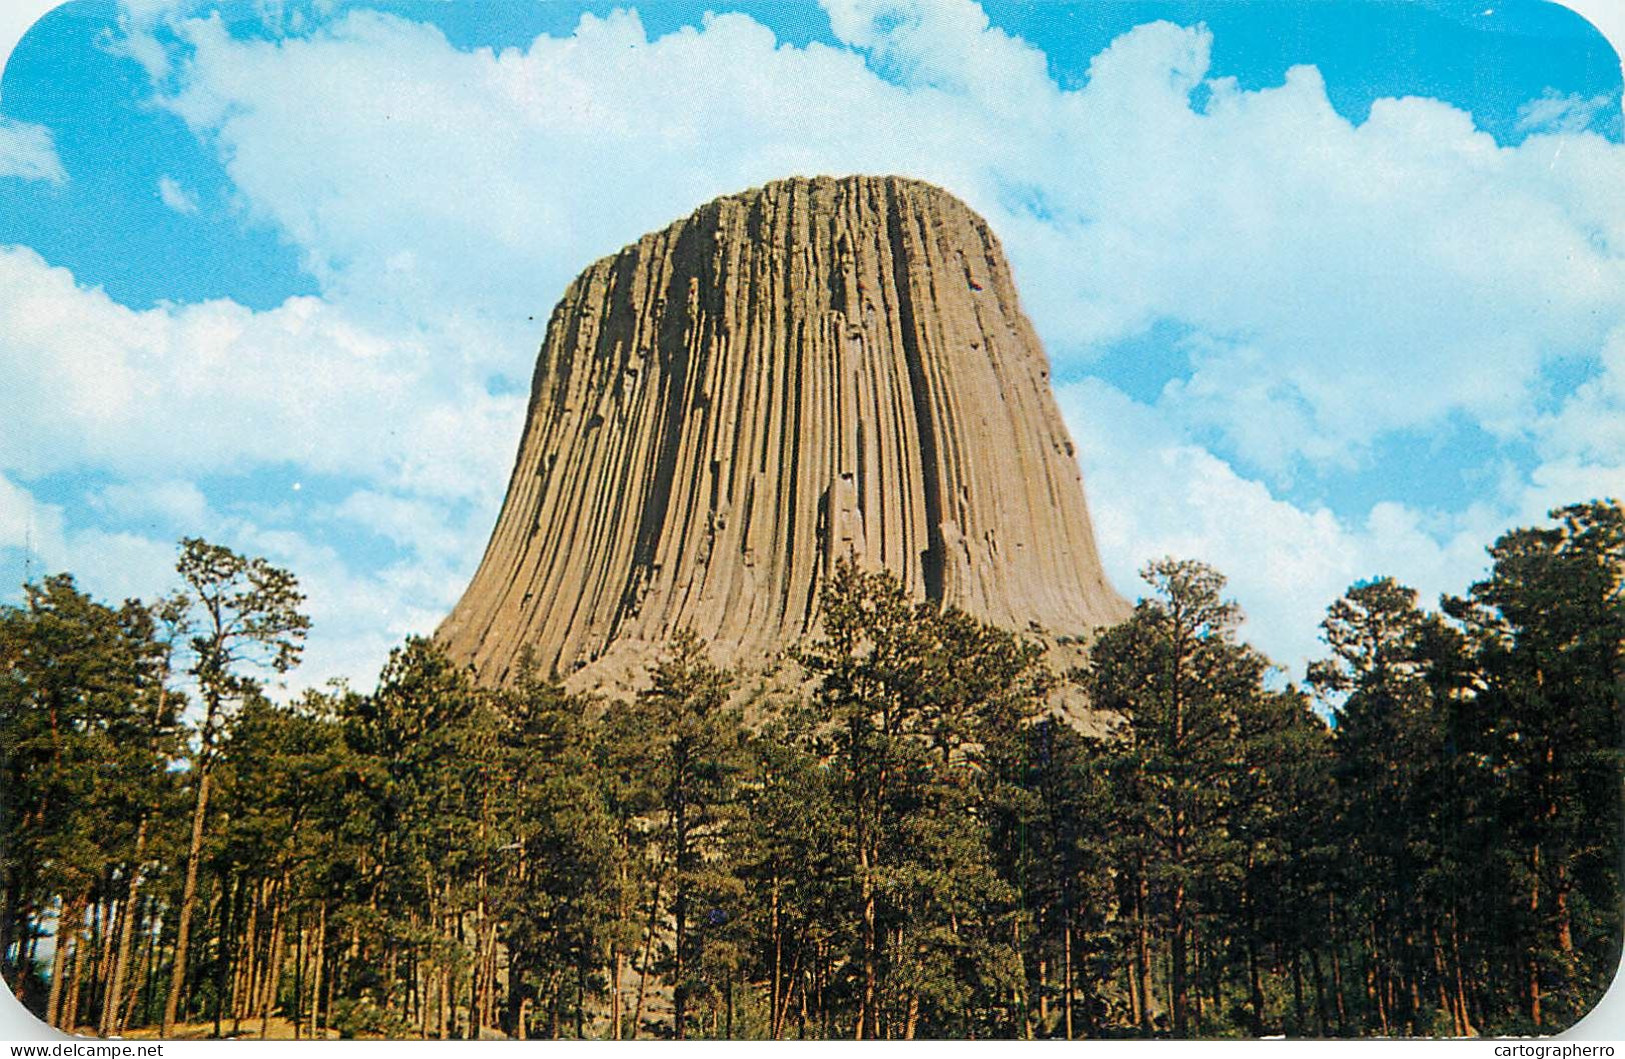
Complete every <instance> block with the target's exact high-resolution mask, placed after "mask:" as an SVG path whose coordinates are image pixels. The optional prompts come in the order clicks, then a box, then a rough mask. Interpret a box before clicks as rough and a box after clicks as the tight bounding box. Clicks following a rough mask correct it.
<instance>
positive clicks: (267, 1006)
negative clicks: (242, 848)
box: [259, 875, 288, 1041]
mask: <svg viewBox="0 0 1625 1059" xmlns="http://www.w3.org/2000/svg"><path fill="white" fill-rule="evenodd" d="M287 892H288V888H287V876H286V875H284V876H283V880H282V882H281V883H280V884H278V885H277V886H276V887H275V888H274V893H275V894H276V901H275V903H274V904H273V905H272V906H271V945H270V948H269V949H268V950H267V951H266V953H265V980H264V981H263V982H262V983H261V985H260V1003H259V1009H260V1040H262V1041H263V1040H265V1034H266V1031H267V1030H268V1029H269V1028H270V1024H271V1009H272V1008H274V1007H276V997H277V987H278V986H279V985H281V978H282V956H283V952H282V949H283V944H282V942H283V934H284V932H285V930H286V920H287Z"/></svg>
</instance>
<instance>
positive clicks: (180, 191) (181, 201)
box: [158, 173, 198, 214]
mask: <svg viewBox="0 0 1625 1059" xmlns="http://www.w3.org/2000/svg"><path fill="white" fill-rule="evenodd" d="M158 198H159V200H160V201H161V202H163V204H164V205H165V206H168V207H169V208H170V209H172V210H174V211H175V212H176V213H180V214H194V213H196V212H197V210H198V206H197V197H196V196H194V195H193V194H192V193H191V192H189V191H187V190H186V189H185V188H183V187H181V186H180V184H178V183H176V181H175V178H174V177H172V176H170V175H169V174H168V173H165V174H164V175H163V176H161V177H159V178H158Z"/></svg>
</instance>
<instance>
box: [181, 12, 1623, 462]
mask: <svg viewBox="0 0 1625 1059" xmlns="http://www.w3.org/2000/svg"><path fill="white" fill-rule="evenodd" d="M829 9H830V15H831V20H832V25H833V27H834V29H835V32H836V34H837V35H838V36H839V37H840V38H842V39H843V40H845V41H847V42H849V43H851V44H852V45H854V46H856V47H858V48H861V49H865V50H866V52H867V56H868V59H869V62H870V65H865V62H864V57H863V56H862V55H860V54H856V53H854V52H851V51H841V50H837V49H831V48H826V47H821V46H816V45H815V46H812V47H809V48H806V49H796V48H791V47H786V46H780V45H778V44H777V42H776V41H775V40H774V39H773V38H772V36H771V34H770V33H769V32H768V31H767V30H766V29H765V28H763V27H761V26H760V25H758V24H756V23H754V22H752V21H750V20H749V19H747V18H744V17H743V16H738V15H727V16H721V17H715V18H712V19H711V20H709V21H708V22H707V24H706V25H705V27H704V28H703V29H700V30H683V31H681V32H677V33H674V34H671V35H669V36H667V37H663V38H660V39H658V40H654V41H650V40H649V39H648V38H647V35H646V34H645V32H644V30H643V28H642V26H641V24H640V23H639V22H638V20H637V18H636V16H635V15H630V14H624V13H617V14H615V15H612V16H610V17H609V18H606V19H597V18H594V17H591V16H587V17H584V18H583V19H582V21H581V24H580V26H579V28H578V30H577V32H576V33H575V35H574V36H572V37H570V38H567V39H554V38H549V37H541V38H538V39H537V40H536V41H534V42H533V43H532V44H531V45H530V46H529V47H528V48H527V49H524V50H519V49H510V50H507V51H503V52H501V53H493V52H491V51H489V50H477V51H460V50H458V49H456V48H454V47H452V46H451V45H449V44H448V43H447V41H446V40H445V39H444V38H443V37H442V36H441V35H440V34H439V32H438V31H436V30H434V29H432V28H429V27H425V26H422V25H418V24H414V23H410V22H406V21H403V20H399V19H395V18H391V17H388V16H383V15H379V14H376V13H371V12H363V11H357V12H353V13H351V14H349V15H347V16H345V17H343V18H341V19H339V20H338V21H336V22H335V23H333V24H332V25H330V26H329V27H327V28H326V29H323V30H321V31H319V32H317V33H315V34H314V35H312V36H310V37H308V38H293V39H284V40H281V41H278V42H268V41H253V42H244V41H238V40H235V39H233V38H232V37H230V36H229V35H228V33H227V32H226V30H225V28H224V26H223V25H222V24H221V23H219V22H218V21H215V20H208V21H190V22H184V23H182V30H181V31H182V33H183V34H184V35H185V37H186V38H187V39H188V41H189V42H190V50H189V52H188V54H189V61H188V64H187V65H186V67H185V68H184V72H183V74H182V76H181V77H180V80H179V84H180V86H181V87H180V88H179V90H178V91H177V92H176V93H175V95H174V96H173V98H172V99H171V101H170V105H171V106H172V107H173V108H174V109H175V110H176V111H177V112H178V113H180V114H181V115H182V116H184V117H185V118H186V119H187V120H188V121H190V122H191V123H193V125H194V126H195V127H197V128H198V129H199V130H201V131H206V132H207V133H208V134H209V135H211V136H214V137H216V138H217V140H218V142H219V144H220V145H221V149H222V156H223V157H224V158H225V159H226V161H227V164H228V168H229V170H230V172H231V174H232V176H233V178H234V180H235V181H236V182H237V184H238V187H239V188H240V189H241V191H242V193H243V195H244V196H245V198H246V200H247V201H248V203H249V204H250V206H251V207H252V208H253V209H254V210H256V211H257V212H258V213H260V214H261V215H262V216H263V217H264V218H266V219H268V220H270V221H272V222H273V223H275V224H276V225H277V226H279V227H280V228H281V229H282V230H283V231H285V232H286V233H288V235H289V236H290V237H291V238H293V239H294V241H295V242H296V243H297V244H298V245H299V246H300V247H301V248H302V249H303V251H304V253H305V255H306V258H307V261H308V262H309V264H310V267H311V268H312V269H313V271H314V272H315V273H316V274H317V275H318V276H319V277H321V279H322V281H323V284H324V289H325V290H326V291H327V292H328V295H329V296H330V297H332V298H334V299H336V300H339V301H351V300H354V301H357V302H359V301H360V300H361V298H362V296H363V294H364V295H365V297H366V299H367V300H368V302H369V304H371V305H373V306H375V307H376V306H378V305H380V304H383V305H389V306H394V307H395V308H396V310H397V311H398V312H400V313H401V314H402V315H403V316H409V317H412V318H414V319H416V320H418V321H419V322H420V323H421V324H423V325H424V326H432V327H445V328H448V329H453V330H455V331H456V332H457V333H458V335H459V336H460V338H459V341H460V343H461V344H462V345H464V346H465V347H467V348H470V349H474V350H478V351H479V352H476V353H474V354H473V355H475V356H480V357H482V358H488V359H487V360H486V361H485V362H486V363H487V364H489V365H490V366H491V367H493V368H498V369H502V370H510V371H511V370H512V369H513V365H514V353H513V352H512V351H513V350H515V349H525V350H528V349H529V347H530V345H531V340H530V332H529V331H527V330H526V329H525V327H522V326H520V325H521V324H524V325H528V324H529V321H528V320H527V319H526V317H529V316H538V317H540V316H542V315H543V314H545V312H546V311H547V308H548V307H549V306H550V304H551V301H552V299H553V298H554V297H555V296H556V294H557V292H558V291H559V290H560V289H561V288H562V287H563V285H564V284H565V283H566V282H567V281H568V279H569V278H570V277H571V276H572V275H574V273H575V272H576V271H577V270H578V269H579V268H580V267H582V266H583V265H584V264H586V263H587V262H588V261H590V260H592V259H593V258H595V257H597V256H599V255H601V254H603V253H608V252H610V251H612V250H614V249H615V248H617V247H618V246H620V245H622V244H623V243H625V242H628V241H630V240H632V239H635V238H636V237H637V236H638V235H640V234H641V233H642V232H643V231H645V230H648V229H651V228H654V227H656V226H658V225H660V224H663V223H665V222H666V221H667V220H669V219H671V218H672V217H674V216H677V215H679V214H681V213H683V212H685V211H686V210H688V209H690V208H692V207H693V206H694V205H696V204H698V203H699V202H702V201H704V200H705V199H707V198H709V197H711V196H713V195H715V194H719V193H724V192H727V191H732V190H737V189H740V188H743V187H747V186H750V185H752V184H756V183H760V182H762V181H764V180H767V179H771V178H773V177H777V176H781V175H784V174H786V173H791V172H802V173H807V172H847V171H894V172H902V173H906V174H910V175H916V176H922V177H925V178H927V179H931V180H934V181H937V182H939V183H942V184H944V185H946V186H948V187H949V188H950V189H951V190H954V191H956V192H958V193H959V194H961V195H962V196H963V197H965V198H966V199H967V200H968V201H969V202H970V203H971V204H972V205H973V206H975V207H977V208H979V209H980V210H982V211H983V212H984V213H985V214H987V215H988V217H989V219H990V220H991V221H992V223H993V226H994V228H995V230H997V231H999V232H1000V233H1001V234H1002V235H1003V237H1004V239H1005V243H1006V246H1007V249H1008V250H1009V252H1010V255H1011V257H1012V259H1013V261H1014V264H1015V267H1016V269H1017V271H1018V274H1019V279H1020V280H1021V282H1022V285H1023V291H1024V293H1025V295H1026V297H1027V301H1028V304H1029V306H1030V307H1031V308H1032V310H1033V312H1034V316H1035V318H1036V321H1037V323H1038V325H1039V328H1040V330H1041V332H1042V333H1043V334H1044V336H1045V337H1046V339H1047V340H1048V341H1049V343H1050V345H1051V348H1052V351H1053V352H1054V353H1055V354H1056V356H1057V359H1058V360H1062V361H1066V360H1073V361H1079V360H1087V359H1088V358H1089V357H1091V356H1092V355H1094V351H1096V350H1098V349H1100V348H1101V347H1103V346H1105V345H1107V344H1109V343H1111V342H1114V341H1117V340H1120V339H1122V338H1124V337H1126V336H1130V335H1133V334H1135V333H1136V332H1138V331H1140V330H1143V329H1144V328H1145V327H1147V326H1148V325H1149V324H1150V323H1151V322H1152V321H1154V320H1156V319H1171V320H1175V321H1179V322H1182V323H1183V324H1185V325H1186V326H1188V327H1189V328H1192V329H1194V331H1195V332H1196V335H1197V339H1198V347H1199V349H1200V352H1201V355H1200V356H1199V357H1197V358H1196V363H1195V371H1194V374H1193V375H1192V376H1191V377H1190V378H1189V379H1187V380H1184V381H1182V382H1181V383H1180V384H1179V385H1178V386H1176V387H1175V388H1174V389H1173V390H1171V391H1170V393H1169V394H1168V397H1167V402H1168V410H1169V412H1170V413H1171V414H1174V415H1177V416H1179V417H1181V418H1183V419H1186V420H1188V421H1192V422H1201V423H1205V424H1207V425H1209V426H1211V427H1213V428H1216V429H1218V430H1219V431H1220V432H1221V433H1222V434H1223V435H1224V436H1225V437H1226V438H1227V443H1228V444H1229V445H1230V447H1231V448H1232V449H1233V450H1234V451H1235V452H1237V453H1238V454H1239V455H1241V456H1242V457H1243V458H1245V459H1247V460H1248V461H1250V462H1251V463H1254V464H1256V465H1258V466H1262V467H1265V468H1267V469H1270V470H1272V471H1277V472H1282V473H1284V472H1285V470H1286V469H1287V468H1289V466H1290V465H1291V464H1292V463H1293V462H1294V461H1296V460H1299V459H1308V460H1309V461H1311V462H1313V463H1316V464H1333V465H1335V464H1338V463H1343V464H1348V463H1350V462H1354V461H1358V459H1359V458H1360V456H1361V453H1362V452H1363V451H1364V448H1365V445H1366V443H1367V442H1368V441H1369V440H1370V439H1371V438H1373V437H1374V436H1376V435H1378V434H1380V433H1381V432H1383V431H1389V430H1401V429H1411V428H1418V427H1427V426H1429V425H1432V424H1436V423H1439V422H1442V421H1443V420H1444V419H1445V417H1447V416H1449V415H1451V414H1458V413H1459V414H1464V415H1466V416H1467V417H1468V418H1469V419H1471V420H1473V421H1475V422H1477V423H1478V424H1480V425H1482V426H1483V427H1484V428H1485V429H1487V430H1490V431H1491V432H1492V433H1496V434H1503V433H1507V432H1516V431H1517V430H1518V429H1519V428H1520V425H1521V424H1522V423H1524V422H1525V421H1526V420H1527V418H1528V417H1529V415H1530V414H1531V411H1532V407H1531V406H1532V401H1533V393H1534V390H1535V388H1536V385H1537V383H1538V378H1539V370H1540V365H1541V364H1542V362H1543V361H1545V360H1547V359H1550V358H1551V357H1554V356H1558V355H1575V354H1581V355H1583V354H1584V353H1585V352H1586V351H1588V350H1594V349H1595V348H1596V347H1597V346H1598V344H1599V343H1600V341H1601V338H1602V336H1603V335H1604V334H1605V333H1606V332H1607V330H1608V329H1609V328H1610V327H1612V326H1614V325H1616V324H1617V323H1619V322H1620V321H1621V320H1625V257H1622V253H1625V251H1622V250H1621V248H1622V247H1625V200H1622V199H1620V197H1619V196H1618V195H1617V194H1613V193H1612V192H1611V191H1610V190H1608V189H1612V188H1616V187H1617V186H1618V184H1619V182H1620V180H1621V179H1625V149H1621V148H1620V147H1618V146H1617V145H1613V144H1609V143H1607V142H1605V141H1603V140H1601V139H1599V138H1597V137H1594V136H1590V135H1573V134H1563V135H1540V136H1531V137H1530V138H1529V139H1528V140H1527V141H1526V142H1525V143H1523V144H1522V145H1520V146H1518V147H1512V148H1503V147H1498V146H1497V145H1496V144H1495V143H1494V142H1493V141H1492V140H1491V138H1490V137H1489V136H1488V135H1487V134H1484V133H1481V132H1479V131H1477V130H1476V129H1475V128H1474V126H1473V124H1472V120H1471V118H1470V116H1469V115H1467V114H1465V113H1463V112H1461V111H1458V110H1455V109H1453V108H1451V107H1449V106H1447V105H1445V104H1442V103H1438V102H1435V101H1429V100H1422V99H1403V100H1381V101H1378V103H1377V104H1376V105H1375V106H1374V107H1373V108H1372V111H1371V116H1370V119H1369V120H1368V121H1366V122H1365V123H1363V124H1362V125H1359V126H1355V125H1352V124H1350V123H1349V122H1347V121H1345V120H1344V119H1343V118H1341V117H1340V116H1339V115H1337V114H1336V113H1335V112H1334V111H1333V109H1332V107H1331V104H1330V103H1329V102H1328V100H1327V96H1326V91H1325V86H1324V85H1323V83H1322V82H1321V79H1320V76H1319V74H1318V73H1317V72H1316V71H1315V70H1314V69H1313V68H1310V67H1298V68H1295V69H1293V70H1291V71H1289V72H1288V75H1287V77H1286V80H1285V83H1284V84H1282V85H1280V86H1278V87H1274V88H1269V89H1265V90H1262V91H1256V92H1255V91H1243V90H1241V89H1239V88H1238V87H1236V85H1235V84H1234V83H1233V82H1230V81H1228V80H1219V81H1214V82H1211V83H1210V85H1209V87H1210V89H1211V96H1210V99H1209V100H1208V102H1207V104H1206V106H1205V109H1202V110H1199V109H1197V108H1196V106H1195V105H1194V104H1193V103H1192V100H1191V93H1192V91H1193V89H1195V87H1196V86H1197V85H1198V84H1199V83H1201V82H1202V80H1203V78H1204V77H1206V75H1207V71H1208V64H1209V58H1208V55H1209V47H1210V44H1211V41H1210V37H1209V35H1208V34H1207V32H1206V31H1205V30H1201V29H1187V28H1181V27H1178V26H1174V25H1171V24H1168V23H1157V24H1153V25H1148V26H1142V27H1140V28H1138V29H1136V30H1134V31H1133V32H1131V33H1129V34H1126V35H1124V36H1123V37H1121V38H1119V39H1118V40H1117V41H1115V42H1114V43H1113V44H1112V45H1111V46H1110V47H1109V48H1108V49H1106V50H1105V51H1104V52H1103V53H1101V54H1100V55H1099V56H1097V57H1096V58H1095V59H1094V61H1093V62H1092V64H1091V67H1090V78H1089V82H1088V84H1087V85H1086V86H1085V87H1083V88H1082V89H1080V90H1077V91H1063V90H1061V89H1060V88H1059V87H1058V86H1057V85H1056V84H1055V83H1054V82H1053V81H1051V80H1050V79H1049V77H1048V76H1047V73H1046V70H1045V66H1044V57H1043V55H1042V54H1041V53H1040V52H1038V51H1036V50H1035V49H1033V48H1031V47H1030V46H1028V45H1026V44H1025V43H1024V42H1022V41H1019V40H1016V39H1013V38H1011V37H1009V36H1007V35H1006V34H1004V33H1003V32H1002V31H1000V30H998V29H996V28H993V27H991V26H989V25H988V23H987V19H986V17H985V16H984V15H983V13H982V12H981V9H980V8H979V7H977V6H976V5H975V4H972V3H969V2H968V0H956V2H954V3H945V4H919V3H911V2H892V0H887V2H874V3H870V2H864V0H831V2H830V4H829ZM871 67H873V68H871ZM877 69H878V70H879V71H880V73H877V72H876V70H877ZM881 74H885V75H886V76H884V77H883V76H881ZM887 77H890V78H892V79H893V80H887ZM1540 105H1541V104H1539V103H1538V101H1537V104H1535V106H1537V107H1539V106H1540ZM1566 105H1567V104H1565V106H1566ZM1547 124H1548V125H1549V122H1547ZM582 174H591V176H590V178H588V179H583V177H582ZM1281 418H1289V419H1290V420H1291V421H1292V422H1294V424H1295V425H1296V428H1297V429H1295V430H1293V431H1276V432H1274V433H1267V432H1264V431H1261V430H1260V429H1259V428H1258V424H1259V423H1260V422H1261V421H1263V422H1268V421H1270V420H1271V419H1281Z"/></svg>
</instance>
